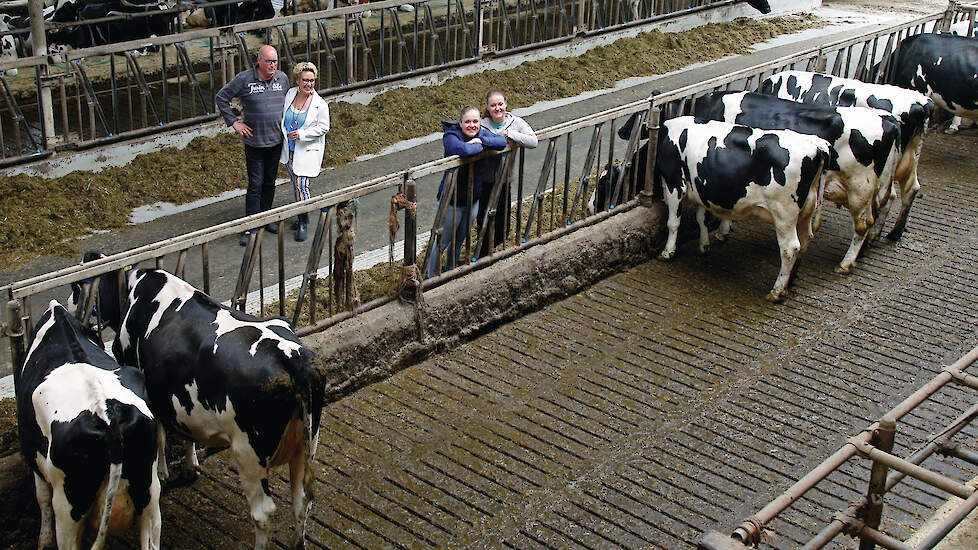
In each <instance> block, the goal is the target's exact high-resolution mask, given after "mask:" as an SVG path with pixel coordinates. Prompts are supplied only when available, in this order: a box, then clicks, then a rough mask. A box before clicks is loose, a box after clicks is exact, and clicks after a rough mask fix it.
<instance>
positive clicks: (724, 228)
mask: <svg viewBox="0 0 978 550" xmlns="http://www.w3.org/2000/svg"><path fill="white" fill-rule="evenodd" d="M728 236H730V220H727V219H721V220H720V227H718V228H717V230H716V232H715V233H714V234H713V238H715V239H716V240H717V241H718V242H721V243H722V242H726V241H727V237H728Z"/></svg>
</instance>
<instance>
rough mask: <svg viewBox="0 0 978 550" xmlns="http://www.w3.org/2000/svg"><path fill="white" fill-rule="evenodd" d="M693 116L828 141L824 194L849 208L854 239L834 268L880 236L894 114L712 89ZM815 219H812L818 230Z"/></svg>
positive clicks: (896, 133)
mask: <svg viewBox="0 0 978 550" xmlns="http://www.w3.org/2000/svg"><path fill="white" fill-rule="evenodd" d="M694 115H695V116H696V117H698V118H703V119H709V120H721V121H725V122H732V123H736V124H742V125H744V126H751V127H754V128H764V129H768V130H778V129H788V130H794V131H796V132H799V133H802V134H811V135H815V136H818V137H820V138H822V139H824V140H826V141H828V142H829V143H830V144H831V145H832V150H831V160H830V162H829V165H828V166H827V167H826V182H825V190H824V192H823V197H824V198H825V200H828V201H831V202H833V203H835V204H836V205H838V206H845V207H846V208H848V210H849V213H850V215H851V217H852V229H853V231H852V240H851V242H850V244H849V249H848V250H847V251H846V254H845V256H844V257H843V258H842V261H841V262H840V263H839V265H838V266H837V267H836V271H838V272H840V273H848V272H849V270H850V268H851V267H852V266H853V265H854V264H855V263H856V258H857V257H858V256H859V253H860V251H861V250H862V247H863V245H864V243H865V242H866V241H867V237H868V238H869V240H872V238H873V237H875V236H877V235H879V231H880V229H881V228H882V226H883V220H884V219H885V218H886V211H885V209H884V210H883V211H882V212H880V213H877V209H878V201H879V200H881V201H882V202H883V203H884V205H885V204H888V202H889V201H887V200H886V199H888V198H889V192H890V187H891V185H890V182H891V181H892V180H893V173H894V170H895V169H896V163H897V161H898V158H899V154H900V150H899V146H900V125H899V122H898V121H897V120H896V118H894V117H893V116H892V115H890V114H889V113H887V112H884V111H880V110H876V109H866V108H863V107H831V106H823V105H806V104H803V103H798V102H795V101H790V100H786V99H779V98H777V97H774V96H770V95H765V94H758V93H753V92H714V93H711V94H706V95H704V96H702V97H698V98H696V106H695V108H694ZM878 196H880V198H879V199H878ZM874 223H875V224H876V225H875V228H874ZM818 224H819V222H818V220H817V219H816V222H815V226H816V230H817V228H818Z"/></svg>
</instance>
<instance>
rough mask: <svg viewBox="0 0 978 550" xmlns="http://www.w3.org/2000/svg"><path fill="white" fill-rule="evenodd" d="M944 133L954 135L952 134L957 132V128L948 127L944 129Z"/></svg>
mask: <svg viewBox="0 0 978 550" xmlns="http://www.w3.org/2000/svg"><path fill="white" fill-rule="evenodd" d="M944 133H945V134H951V135H954V134H956V133H958V129H957V128H950V127H948V129H947V130H944Z"/></svg>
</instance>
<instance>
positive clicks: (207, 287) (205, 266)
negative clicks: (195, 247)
mask: <svg viewBox="0 0 978 550" xmlns="http://www.w3.org/2000/svg"><path fill="white" fill-rule="evenodd" d="M200 271H201V277H202V278H203V279H204V294H207V295H210V293H211V262H210V258H209V257H208V256H207V243H201V245H200Z"/></svg>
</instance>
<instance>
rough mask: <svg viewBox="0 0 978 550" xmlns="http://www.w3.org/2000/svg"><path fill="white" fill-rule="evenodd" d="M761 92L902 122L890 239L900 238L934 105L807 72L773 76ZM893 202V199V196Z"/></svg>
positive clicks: (912, 95)
mask: <svg viewBox="0 0 978 550" xmlns="http://www.w3.org/2000/svg"><path fill="white" fill-rule="evenodd" d="M760 91H761V93H765V94H771V95H775V96H778V97H780V98H782V99H791V100H794V101H800V102H802V103H809V104H812V105H835V106H839V107H870V108H873V109H881V110H883V111H886V112H888V113H890V114H892V115H893V116H895V117H896V118H897V120H899V121H900V150H901V154H900V160H899V162H898V163H897V167H896V172H895V173H894V175H893V176H894V179H895V180H896V182H897V191H898V193H897V194H898V195H899V197H900V215H899V216H898V217H897V219H896V221H895V222H894V224H893V229H891V230H890V233H889V234H888V235H887V238H890V239H893V240H896V239H899V238H900V236H901V235H903V231H904V229H905V228H906V225H907V217H908V216H909V215H910V207H911V206H912V205H913V201H914V198H916V196H917V192H918V191H919V190H920V183H919V181H918V180H917V164H918V162H919V160H920V149H921V147H922V146H923V144H924V133H925V131H926V130H927V122H928V121H929V120H930V116H931V113H933V111H934V103H933V102H932V101H931V100H930V99H928V98H927V96H925V95H923V94H921V93H919V92H915V91H913V90H905V89H903V88H899V87H897V86H889V85H886V84H867V83H865V82H861V81H859V80H853V79H851V78H841V77H838V76H832V75H827V74H822V73H808V72H804V71H783V72H780V73H774V74H773V75H771V76H769V77H767V78H766V79H765V80H764V81H763V82H762V83H761V88H760ZM890 200H893V195H891V199H890ZM886 208H887V209H888V208H889V205H886ZM880 229H882V227H881V228H880Z"/></svg>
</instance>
